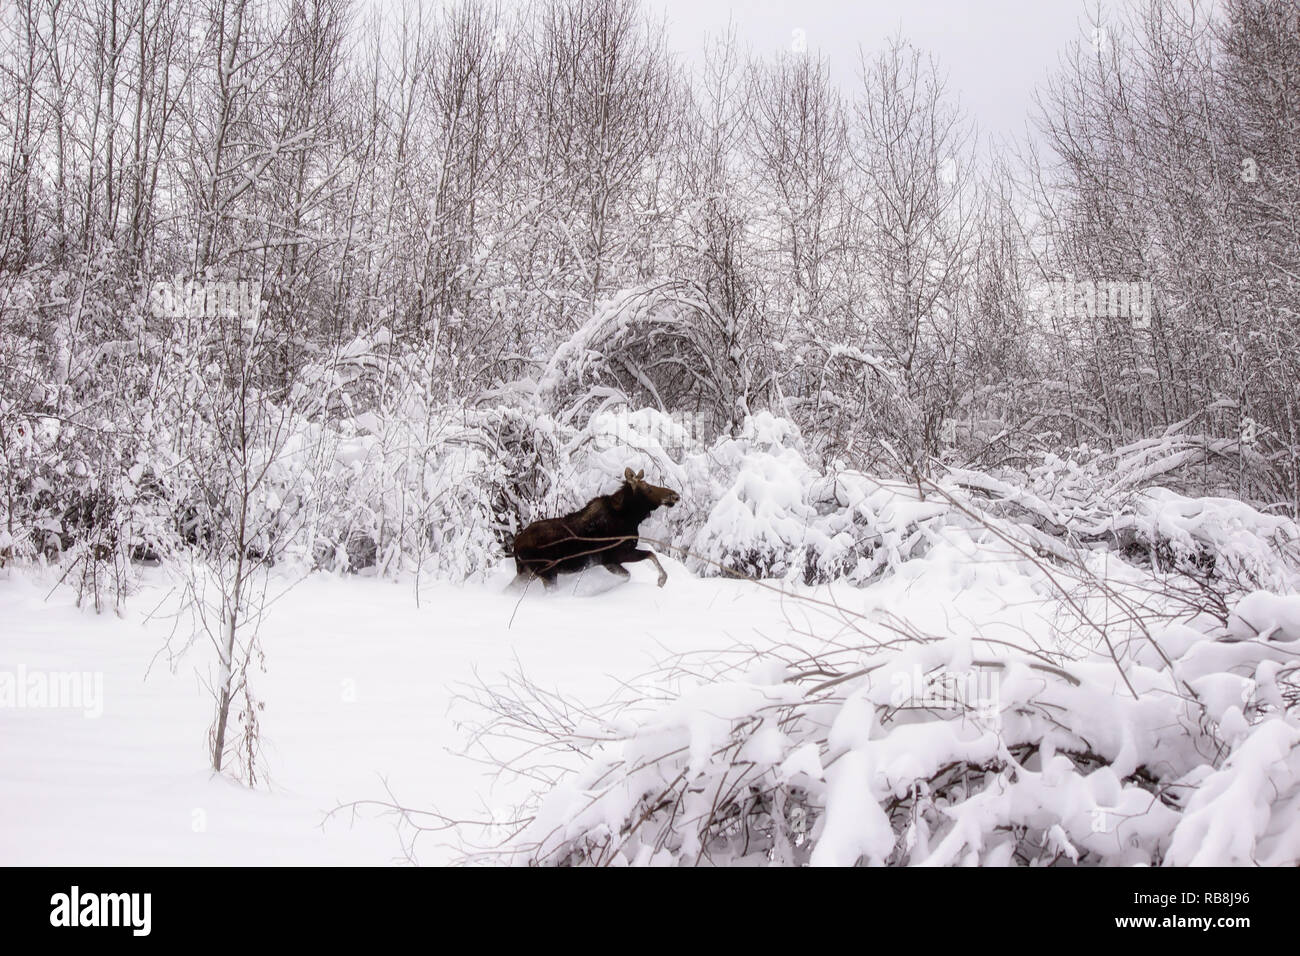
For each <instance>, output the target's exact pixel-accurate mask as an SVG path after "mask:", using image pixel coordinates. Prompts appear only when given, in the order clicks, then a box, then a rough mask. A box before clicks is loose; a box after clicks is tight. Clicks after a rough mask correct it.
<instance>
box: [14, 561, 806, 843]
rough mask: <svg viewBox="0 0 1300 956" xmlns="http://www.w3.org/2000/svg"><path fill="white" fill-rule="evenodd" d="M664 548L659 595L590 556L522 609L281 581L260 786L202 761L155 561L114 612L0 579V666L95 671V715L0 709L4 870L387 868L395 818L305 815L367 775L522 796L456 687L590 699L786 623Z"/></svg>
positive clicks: (650, 575) (376, 586) (465, 798)
mask: <svg viewBox="0 0 1300 956" xmlns="http://www.w3.org/2000/svg"><path fill="white" fill-rule="evenodd" d="M664 561H665V565H666V566H667V568H668V571H669V575H670V579H669V582H668V585H667V587H665V588H664V589H663V590H660V589H658V588H656V587H655V585H654V578H655V573H654V569H653V568H650V567H649V566H648V565H635V566H633V567H631V568H630V570H631V572H632V582H631V583H630V584H627V585H621V584H614V585H613V586H612V587H610V588H609V589H607V590H606V589H605V587H606V584H607V582H606V581H605V580H603V578H604V577H606V575H605V572H603V571H599V570H594V571H592V572H589V573H588V576H587V577H586V578H585V579H579V578H571V579H569V581H568V584H569V587H568V588H567V589H565V590H563V591H561V592H559V593H556V594H554V595H543V594H542V593H541V592H540V591H536V590H534V591H530V592H529V593H528V594H526V595H525V596H524V599H523V601H522V603H520V602H519V600H518V596H517V595H512V594H508V593H505V592H504V586H505V583H506V582H507V581H508V580H509V578H510V576H511V575H510V573H509V572H507V571H505V570H504V569H503V571H502V573H501V574H498V575H497V576H495V577H494V578H493V579H492V580H490V581H489V582H488V583H486V584H483V585H469V584H467V585H464V586H457V585H451V584H434V585H426V586H424V587H423V588H422V589H421V595H420V606H419V607H417V606H416V602H415V591H414V589H413V587H412V586H410V585H409V584H406V585H399V584H395V583H392V582H390V581H381V580H376V579H370V578H357V577H334V576H324V575H318V576H314V577H311V578H308V579H306V580H305V581H303V582H302V583H300V584H297V585H296V586H294V587H293V588H291V589H290V590H289V591H288V592H287V593H286V594H285V596H284V597H283V598H282V599H280V600H279V601H278V603H276V604H275V605H274V606H273V607H272V608H271V610H270V611H269V614H268V617H267V619H266V623H265V625H264V629H263V632H262V638H263V643H264V646H265V649H266V672H265V673H264V674H258V675H256V676H255V677H254V680H253V682H254V687H255V690H256V692H257V694H258V696H259V697H260V698H261V699H262V700H263V701H265V704H266V709H265V712H264V713H263V715H262V717H261V721H262V731H263V738H264V739H263V743H264V746H265V758H266V759H265V763H266V767H267V772H268V782H267V785H266V786H260V787H258V788H255V789H249V788H247V787H244V786H241V785H239V784H238V783H235V782H233V781H231V780H228V779H224V778H221V777H215V776H214V775H213V774H212V773H211V772H210V771H209V769H208V767H207V761H206V754H205V739H206V734H207V731H208V726H209V724H210V722H211V718H212V710H213V707H212V701H211V697H210V695H209V694H208V692H207V691H206V690H205V689H204V686H203V681H204V680H206V679H207V677H208V675H209V674H210V673H211V671H210V667H211V664H212V661H213V660H215V654H214V653H213V652H212V651H211V648H210V647H205V646H204V645H202V644H196V645H194V647H193V648H191V650H190V651H189V652H188V653H187V654H186V655H185V656H184V657H183V658H182V660H181V662H180V663H179V666H178V667H177V668H176V670H175V672H174V673H173V672H172V671H171V670H169V667H168V664H167V661H166V657H165V655H160V653H159V652H160V650H161V649H162V648H163V645H164V643H165V642H166V640H167V637H168V634H169V632H170V631H171V624H172V622H171V621H170V620H168V619H167V616H166V613H165V612H166V610H167V608H168V607H169V599H167V598H166V586H165V584H164V580H163V578H162V576H161V574H159V573H157V572H154V573H152V574H151V575H149V576H147V577H146V586H145V587H144V588H143V589H142V590H141V591H140V593H138V594H136V595H135V596H134V597H133V598H131V599H130V601H129V603H128V606H127V610H126V613H125V616H124V617H123V618H119V617H117V616H115V615H113V614H111V613H107V614H101V615H96V614H95V613H94V612H93V611H89V610H79V609H77V608H76V607H75V606H74V604H73V595H72V592H71V591H70V590H69V589H68V588H66V587H62V588H56V589H55V590H54V591H53V593H50V590H51V585H52V581H53V578H50V579H48V580H47V579H46V578H44V577H38V576H37V575H36V574H35V573H33V572H31V571H15V570H13V569H8V570H5V571H3V572H0V673H4V672H10V673H15V674H16V673H18V669H19V668H20V667H21V668H23V669H24V671H25V673H26V674H28V675H31V674H33V673H43V674H52V673H67V672H89V673H92V674H102V681H103V683H102V687H103V699H102V714H101V715H100V716H97V717H95V716H86V715H85V714H84V713H83V710H82V709H71V708H64V709H53V708H41V707H31V706H27V707H22V706H15V707H5V708H0V863H3V864H42V865H45V864H49V865H54V864H67V865H107V864H142V865H143V864H386V863H390V862H393V861H394V860H400V859H401V858H402V853H401V847H400V842H399V840H398V837H397V834H396V832H395V830H394V825H393V820H392V818H391V817H381V816H379V815H377V814H376V813H374V812H373V811H366V812H363V813H362V814H361V815H360V816H359V817H357V818H356V819H355V820H354V819H352V818H351V817H349V816H347V815H341V816H338V817H335V818H333V819H332V820H330V821H328V822H326V823H325V825H324V826H322V823H323V822H324V821H325V816H326V814H327V813H328V811H330V810H331V809H333V808H335V807H337V806H339V805H340V804H343V803H348V802H351V801H354V800H367V799H379V800H384V799H388V795H387V794H386V792H385V781H386V782H387V786H388V787H389V788H391V790H392V793H393V795H394V796H396V797H397V798H398V799H400V800H401V802H402V803H403V804H405V805H406V806H409V807H414V808H427V807H433V806H436V807H437V808H438V809H439V810H442V811H443V812H447V813H463V814H481V812H482V811H483V808H485V807H486V808H488V809H494V810H497V811H502V810H508V809H509V807H511V806H513V805H514V803H515V802H517V801H518V799H520V798H522V796H523V795H524V794H523V793H522V792H521V791H518V790H517V789H515V790H512V787H511V786H500V785H497V786H494V783H493V779H492V775H490V774H488V773H487V772H486V770H485V769H484V768H483V767H482V766H481V765H480V764H478V763H475V762H473V761H470V760H468V759H466V758H465V757H463V756H460V753H461V751H462V750H463V746H464V741H465V733H464V732H463V731H462V730H461V729H460V728H459V727H458V725H457V719H458V717H459V716H461V715H460V714H458V712H457V708H456V707H455V706H454V705H453V700H452V698H453V696H454V695H455V693H456V692H457V689H458V685H460V684H461V683H462V682H466V681H472V680H474V678H475V675H478V676H481V677H482V678H484V679H487V680H491V679H492V678H494V677H495V676H496V675H498V674H501V673H503V672H506V671H514V670H515V669H516V667H517V666H521V667H522V668H523V670H524V672H525V673H527V675H528V676H529V677H530V678H532V679H533V680H535V681H537V682H538V683H539V684H541V685H542V686H545V687H547V688H550V689H553V690H556V691H558V692H559V693H561V694H563V695H565V696H566V697H571V698H572V699H575V700H581V701H584V702H587V703H599V702H600V701H603V700H604V699H606V698H607V697H608V696H609V695H610V694H611V693H612V692H613V691H614V690H615V689H616V683H617V681H618V680H621V679H628V678H631V677H635V676H636V675H638V674H640V673H642V672H643V671H645V670H647V669H648V668H649V667H651V666H652V665H653V664H654V663H655V662H657V661H659V660H661V659H663V658H664V657H666V656H668V655H669V654H670V653H672V652H677V651H682V650H690V649H698V648H706V647H716V646H719V645H725V644H727V643H730V642H731V640H732V639H733V638H742V639H744V638H750V639H752V638H753V636H754V634H755V631H756V630H765V631H768V632H770V631H773V630H779V629H780V628H781V627H782V626H783V625H782V617H781V611H780V608H779V597H778V596H776V595H774V594H772V593H771V592H768V591H764V590H762V589H759V588H756V587H754V586H753V585H751V584H747V583H745V582H737V581H726V580H719V579H698V578H694V577H692V576H691V575H690V574H688V573H687V572H686V571H685V569H683V568H682V567H681V566H680V565H677V564H676V563H675V562H671V561H669V560H668V559H664ZM609 582H613V579H612V578H609ZM575 588H576V589H577V590H578V593H574V591H575ZM47 595H49V596H48V598H47ZM160 602H162V605H163V606H162V610H161V611H159V612H156V613H153V614H152V617H151V619H150V620H148V621H147V622H145V618H146V617H147V616H149V615H150V614H151V612H154V609H155V607H156V606H158V605H159V603H160ZM512 617H513V623H512ZM173 643H174V644H175V643H177V641H176V640H173ZM96 709H98V708H96ZM417 852H418V854H419V860H420V862H421V863H434V862H439V861H440V860H445V859H449V858H450V856H451V853H450V851H448V850H445V849H442V848H440V847H438V846H435V844H434V842H433V838H422V842H421V844H420V846H419V847H418V850H417Z"/></svg>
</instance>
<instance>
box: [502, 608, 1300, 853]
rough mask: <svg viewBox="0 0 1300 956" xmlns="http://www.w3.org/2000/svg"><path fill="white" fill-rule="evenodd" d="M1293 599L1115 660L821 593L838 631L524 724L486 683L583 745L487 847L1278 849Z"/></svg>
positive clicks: (1297, 842) (532, 728) (701, 665)
mask: <svg viewBox="0 0 1300 956" xmlns="http://www.w3.org/2000/svg"><path fill="white" fill-rule="evenodd" d="M1296 602H1297V599H1296V598H1279V597H1277V596H1275V595H1262V594H1261V595H1256V596H1252V598H1251V599H1249V600H1246V601H1242V602H1240V603H1239V604H1238V607H1237V614H1238V616H1234V619H1233V622H1232V624H1231V625H1230V626H1228V627H1222V626H1218V625H1213V624H1207V623H1206V622H1204V621H1198V622H1197V626H1191V625H1189V624H1188V623H1186V622H1176V621H1169V622H1167V624H1166V625H1165V626H1164V627H1162V628H1159V629H1155V630H1153V631H1152V633H1151V634H1150V635H1148V636H1145V637H1141V638H1140V639H1137V640H1135V641H1134V645H1133V647H1131V648H1125V649H1124V650H1123V652H1122V653H1123V655H1124V657H1125V660H1124V661H1123V664H1122V668H1123V670H1122V673H1121V672H1120V671H1119V670H1118V667H1119V666H1120V665H1118V664H1117V662H1116V661H1115V660H1112V659H1108V658H1107V657H1106V656H1105V655H1088V654H1085V655H1079V656H1075V657H1073V658H1067V657H1063V656H1060V655H1050V654H1045V653H1043V652H1042V651H1040V650H1037V649H1035V648H1034V647H1033V646H1032V645H1031V644H1029V643H1025V644H1021V645H1019V646H1015V645H1010V644H1008V642H1005V641H996V640H985V639H984V638H982V637H973V638H972V637H963V636H956V635H954V636H950V637H941V636H925V635H918V636H916V637H915V638H913V639H908V640H902V641H900V640H898V639H897V633H896V632H894V631H890V630H887V629H884V628H881V627H879V626H878V625H877V624H875V623H874V622H873V621H872V620H870V619H869V618H868V617H866V616H863V615H858V614H851V613H848V612H844V611H842V610H840V611H838V612H837V614H836V621H837V624H839V625H841V626H840V627H839V628H838V630H839V631H841V632H847V633H848V636H847V637H844V636H841V637H840V638H838V639H837V640H835V641H834V642H830V643H827V644H825V645H823V646H822V647H820V648H815V649H813V650H812V651H810V652H807V653H806V654H805V653H801V652H799V651H798V650H797V649H795V648H794V647H793V646H792V645H791V644H784V643H783V644H775V645H773V646H771V647H764V648H760V649H758V650H742V651H738V652H736V654H734V655H732V660H730V661H729V662H722V663H719V655H718V653H717V652H711V654H710V655H709V659H707V660H706V659H704V658H701V659H698V660H696V659H690V660H687V661H683V662H682V663H681V664H680V665H679V669H678V668H674V669H670V670H669V671H668V672H666V673H665V674H664V675H662V679H661V681H659V682H657V683H656V684H655V685H654V686H655V690H654V692H653V693H651V694H649V695H647V696H646V697H643V698H639V699H635V700H624V701H623V703H622V709H621V710H620V711H618V712H616V713H614V714H613V715H612V716H605V717H593V716H592V715H587V716H586V717H578V718H570V717H567V716H565V715H560V719H556V714H555V712H554V711H553V710H550V711H548V719H547V720H541V719H536V720H534V719H532V718H530V717H529V716H528V713H529V707H530V702H529V700H527V699H526V698H524V697H522V696H519V695H514V696H511V695H509V694H505V695H502V694H501V693H499V692H495V693H489V694H487V695H485V696H484V698H483V701H484V702H485V703H486V705H487V706H488V707H489V709H491V710H492V711H493V712H494V713H495V715H496V717H497V719H498V720H499V721H500V723H499V724H498V727H497V729H498V730H502V731H503V732H506V733H510V734H519V735H522V736H523V739H524V741H525V742H526V743H529V744H531V745H533V746H535V747H536V748H538V749H537V751H536V758H537V761H538V763H539V765H540V764H541V763H545V762H547V761H555V762H561V761H562V760H563V759H565V758H564V757H562V756H561V755H562V754H572V753H574V752H578V753H580V754H582V755H583V763H582V765H581V766H580V768H579V769H577V770H576V772H572V773H569V774H568V775H567V776H564V777H563V778H562V779H561V780H560V781H559V782H558V783H557V784H556V785H554V786H553V787H552V788H551V789H550V790H549V791H548V792H546V793H545V794H544V795H542V796H541V798H540V799H539V801H538V803H537V805H536V806H535V807H533V808H532V809H530V810H529V811H528V812H527V814H526V815H525V816H523V817H522V818H521V820H520V829H519V831H518V832H517V833H516V835H515V836H514V837H513V838H512V839H511V840H510V842H509V843H508V845H507V847H506V848H505V849H504V851H502V852H503V855H504V857H505V858H506V859H508V860H511V861H513V862H516V863H526V864H531V865H539V864H540V865H628V864H632V865H696V864H700V863H705V864H714V865H735V864H771V863H776V864H786V865H791V864H804V863H812V864H821V865H850V864H855V863H858V864H875V865H880V864H888V865H971V864H978V865H1017V864H1018V865H1134V864H1139V865H1160V864H1166V865H1196V864H1217V865H1255V864H1263V865H1295V864H1296V863H1300V813H1298V812H1297V811H1300V712H1297V708H1296V706H1295V694H1294V687H1295V676H1296V670H1297V665H1296V658H1297V652H1300V604H1297V603H1296ZM1247 618H1249V619H1250V621H1251V623H1250V624H1249V625H1247V624H1246V623H1245V622H1246V619H1247ZM1247 635H1249V637H1247ZM855 637H858V638H860V639H858V640H855V639H854V638H855ZM710 666H713V667H714V670H713V673H712V674H711V675H707V674H706V675H705V676H704V677H703V678H701V677H700V676H699V675H700V672H701V669H705V670H707V669H708V668H709V667H710ZM684 681H685V682H689V683H692V684H693V685H694V686H688V687H687V689H685V690H684V691H682V692H681V693H679V694H676V695H673V696H672V697H670V698H669V699H667V701H666V702H665V699H664V694H663V690H662V688H663V687H664V686H668V685H672V684H674V683H677V684H680V683H682V682H684ZM502 724H503V725H504V728H508V729H503V727H502V726H501V725H502ZM515 739H516V740H518V739H519V738H518V737H516V738H515ZM516 769H519V770H521V771H523V772H527V771H526V769H525V768H523V767H519V768H516Z"/></svg>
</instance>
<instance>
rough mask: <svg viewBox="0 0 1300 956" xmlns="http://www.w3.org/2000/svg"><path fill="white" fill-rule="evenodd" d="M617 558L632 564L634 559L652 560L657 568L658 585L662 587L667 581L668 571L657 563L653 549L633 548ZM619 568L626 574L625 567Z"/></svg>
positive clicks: (657, 559)
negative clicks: (641, 549)
mask: <svg viewBox="0 0 1300 956" xmlns="http://www.w3.org/2000/svg"><path fill="white" fill-rule="evenodd" d="M618 560H619V561H621V562H622V563H624V564H632V563H633V562H635V561H653V562H654V566H655V567H656V568H658V569H659V586H660V587H663V586H664V585H665V584H667V583H668V572H667V571H665V570H664V566H663V565H662V564H660V563H659V558H658V556H657V555H656V554H655V553H654V552H653V551H640V550H633V551H631V552H624V553H623V554H620V555H619V556H618ZM605 567H610V565H605ZM621 570H622V571H623V573H624V574H627V568H622V569H621Z"/></svg>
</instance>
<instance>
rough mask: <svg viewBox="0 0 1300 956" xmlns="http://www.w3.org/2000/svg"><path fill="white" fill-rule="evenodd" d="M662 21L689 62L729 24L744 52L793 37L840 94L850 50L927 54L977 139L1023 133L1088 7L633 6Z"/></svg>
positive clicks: (1026, 2)
mask: <svg viewBox="0 0 1300 956" xmlns="http://www.w3.org/2000/svg"><path fill="white" fill-rule="evenodd" d="M642 2H643V3H644V4H645V6H646V9H647V11H649V12H651V13H654V14H656V15H658V14H660V13H662V14H663V15H665V16H666V17H667V20H668V27H669V36H670V38H671V42H672V45H673V47H674V48H675V49H676V50H677V51H678V52H679V53H680V54H682V55H683V57H684V59H685V61H686V62H687V63H693V64H694V63H698V62H699V61H700V59H701V54H700V50H701V46H702V41H703V38H704V36H705V34H720V33H722V32H723V31H724V30H725V28H726V26H727V23H728V21H729V20H730V19H732V18H733V17H734V20H735V23H736V27H737V29H738V32H739V35H740V38H741V41H742V42H743V43H744V44H746V45H747V46H748V47H749V48H750V49H751V51H752V52H754V53H757V54H764V53H767V52H775V51H777V50H789V49H790V48H791V42H792V38H793V31H794V30H796V29H799V30H803V31H804V32H805V35H806V38H807V44H808V49H809V50H811V51H816V52H819V53H821V54H823V55H824V56H825V57H826V58H827V60H828V61H829V65H830V67H831V69H832V71H833V73H834V74H835V76H836V77H837V78H838V79H839V80H840V83H841V85H842V86H843V87H844V88H845V89H848V88H849V86H850V84H852V83H853V81H854V76H855V73H856V70H857V63H858V47H859V45H861V46H862V47H863V48H865V49H866V51H867V53H868V54H871V53H874V52H875V51H877V50H879V49H881V48H882V47H883V46H884V44H885V41H886V39H887V38H888V37H890V36H893V35H894V34H897V33H901V34H902V36H903V37H904V38H905V39H907V40H910V41H911V42H912V44H913V45H914V46H916V47H918V48H920V49H922V50H924V51H926V52H928V53H930V54H933V55H934V56H935V58H936V59H937V61H938V63H939V67H940V69H941V70H942V71H945V72H946V73H947V75H948V89H949V92H950V93H955V94H957V95H958V96H959V97H960V101H961V103H962V105H963V107H964V108H965V109H966V110H967V112H968V113H969V114H970V115H971V116H972V118H973V119H975V121H976V122H977V123H978V124H979V127H980V129H981V130H982V131H983V133H984V134H985V135H986V136H993V137H995V138H998V139H1003V138H1012V137H1016V136H1019V135H1021V134H1022V133H1023V130H1024V124H1025V119H1026V117H1027V116H1028V114H1029V110H1030V108H1031V106H1032V98H1033V91H1034V88H1035V86H1037V85H1039V84H1041V83H1042V82H1043V81H1044V80H1045V79H1046V78H1047V76H1048V74H1049V72H1051V71H1052V70H1053V69H1054V68H1055V66H1056V64H1057V62H1058V58H1059V57H1060V55H1061V53H1062V52H1063V51H1064V50H1065V48H1066V45H1067V44H1068V43H1069V42H1070V41H1071V40H1074V39H1079V38H1083V39H1084V40H1086V41H1087V42H1089V43H1090V42H1091V30H1092V27H1091V22H1090V17H1092V18H1093V19H1095V17H1096V11H1097V9H1098V5H1099V2H1098V0H1088V2H1087V3H1086V5H1085V3H1084V0H797V2H792V0H749V2H744V0H739V2H738V0H642ZM1131 2H1132V0H1100V8H1101V12H1102V21H1103V22H1105V21H1106V20H1107V19H1108V18H1109V19H1110V20H1112V21H1115V20H1117V19H1119V18H1121V17H1122V16H1123V15H1124V12H1125V8H1126V7H1128V6H1130V5H1131Z"/></svg>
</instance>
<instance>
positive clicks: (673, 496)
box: [664, 491, 682, 508]
mask: <svg viewBox="0 0 1300 956" xmlns="http://www.w3.org/2000/svg"><path fill="white" fill-rule="evenodd" d="M681 500H682V496H681V495H679V494H678V493H677V492H675V491H670V492H668V494H667V495H666V496H665V497H664V504H665V505H667V506H668V507H669V508H671V507H672V506H673V505H675V504H677V502H679V501H681Z"/></svg>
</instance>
